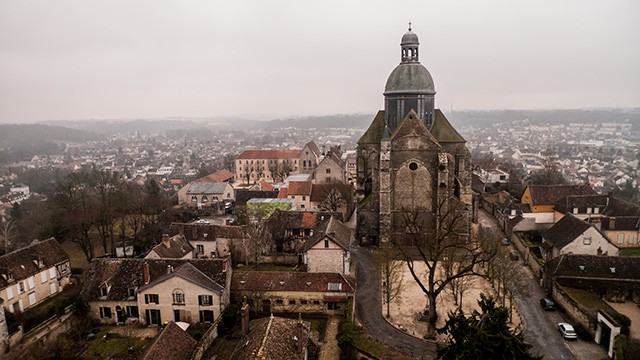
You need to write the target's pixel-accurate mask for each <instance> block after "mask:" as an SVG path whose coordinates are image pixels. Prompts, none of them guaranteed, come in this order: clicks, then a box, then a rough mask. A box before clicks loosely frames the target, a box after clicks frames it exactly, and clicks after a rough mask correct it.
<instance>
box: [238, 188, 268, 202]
mask: <svg viewBox="0 0 640 360" xmlns="http://www.w3.org/2000/svg"><path fill="white" fill-rule="evenodd" d="M234 191H235V199H236V204H238V205H246V204H247V201H249V200H251V199H254V198H259V199H268V198H273V199H275V198H277V197H278V192H277V191H266V190H247V189H235V190H234Z"/></svg>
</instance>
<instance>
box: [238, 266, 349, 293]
mask: <svg viewBox="0 0 640 360" xmlns="http://www.w3.org/2000/svg"><path fill="white" fill-rule="evenodd" d="M329 283H337V284H342V285H341V288H342V290H329ZM231 290H232V291H262V292H264V291H304V292H321V293H332V292H338V293H345V292H346V293H352V292H354V289H353V286H352V285H351V284H350V283H349V282H348V281H347V279H346V278H345V277H344V276H342V275H341V274H338V273H301V272H290V271H236V272H234V273H233V278H232V281H231Z"/></svg>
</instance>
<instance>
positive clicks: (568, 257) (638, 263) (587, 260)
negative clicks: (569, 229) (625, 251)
mask: <svg viewBox="0 0 640 360" xmlns="http://www.w3.org/2000/svg"><path fill="white" fill-rule="evenodd" d="M580 266H583V267H584V270H582V269H581V268H580ZM545 267H546V269H547V271H548V274H550V275H551V276H552V277H554V278H557V277H564V278H570V277H573V278H594V279H606V280H609V281H611V280H627V281H632V282H634V283H637V284H638V285H640V258H638V257H624V256H597V255H575V254H563V255H560V256H558V257H556V258H554V259H551V260H549V261H548V262H547V263H546V264H545ZM611 268H613V269H614V270H613V271H611Z"/></svg>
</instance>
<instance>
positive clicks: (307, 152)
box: [298, 140, 322, 174]
mask: <svg viewBox="0 0 640 360" xmlns="http://www.w3.org/2000/svg"><path fill="white" fill-rule="evenodd" d="M321 156H322V153H321V152H320V149H319V148H318V145H316V143H315V142H314V141H313V140H311V141H309V142H308V143H307V144H306V145H305V146H304V147H303V148H302V151H301V152H300V161H299V162H298V164H300V173H301V174H311V173H312V172H313V170H314V169H315V168H316V166H317V165H318V161H319V160H320V157H321Z"/></svg>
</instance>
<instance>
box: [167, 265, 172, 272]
mask: <svg viewBox="0 0 640 360" xmlns="http://www.w3.org/2000/svg"><path fill="white" fill-rule="evenodd" d="M172 272H173V266H171V265H167V274H171V273H172Z"/></svg>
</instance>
